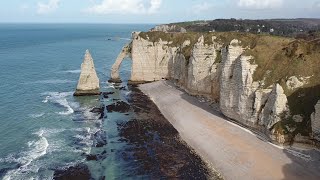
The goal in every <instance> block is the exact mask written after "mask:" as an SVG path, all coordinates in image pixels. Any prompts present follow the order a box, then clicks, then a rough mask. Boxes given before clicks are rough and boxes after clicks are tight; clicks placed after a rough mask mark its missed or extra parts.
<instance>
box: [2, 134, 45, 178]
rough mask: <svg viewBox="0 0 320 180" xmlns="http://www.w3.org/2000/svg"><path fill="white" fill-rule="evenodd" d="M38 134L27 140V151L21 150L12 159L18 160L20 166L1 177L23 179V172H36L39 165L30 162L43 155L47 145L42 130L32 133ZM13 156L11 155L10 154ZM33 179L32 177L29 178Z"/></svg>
mask: <svg viewBox="0 0 320 180" xmlns="http://www.w3.org/2000/svg"><path fill="white" fill-rule="evenodd" d="M34 134H36V135H37V136H38V140H35V141H29V142H28V143H27V144H28V147H29V148H28V149H29V150H28V151H25V152H22V153H20V154H19V156H20V157H19V158H17V159H16V158H14V159H12V162H18V163H19V164H21V166H20V167H19V168H18V169H15V170H11V171H9V172H7V174H6V175H5V176H4V178H3V179H5V180H10V179H12V178H13V179H22V178H23V179H24V176H25V173H24V172H28V171H31V172H35V173H36V172H37V171H38V170H39V167H37V166H34V165H31V163H32V162H33V161H34V160H36V159H38V158H40V157H42V156H44V155H45V154H46V153H47V149H48V147H49V143H48V140H47V139H46V138H45V137H44V136H43V134H44V131H43V130H40V131H39V132H36V133H34ZM12 158H13V156H12ZM31 179H34V178H31Z"/></svg>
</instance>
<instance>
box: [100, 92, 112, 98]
mask: <svg viewBox="0 0 320 180" xmlns="http://www.w3.org/2000/svg"><path fill="white" fill-rule="evenodd" d="M112 94H114V92H103V93H102V96H103V97H104V98H105V99H107V98H109V95H112Z"/></svg>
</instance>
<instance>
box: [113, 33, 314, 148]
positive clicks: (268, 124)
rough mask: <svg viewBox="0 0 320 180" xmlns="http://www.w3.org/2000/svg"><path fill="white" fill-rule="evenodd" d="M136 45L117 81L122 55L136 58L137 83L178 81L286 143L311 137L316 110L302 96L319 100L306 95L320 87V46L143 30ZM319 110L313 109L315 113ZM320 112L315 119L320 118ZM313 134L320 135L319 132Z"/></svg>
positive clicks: (232, 115)
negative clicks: (310, 130) (311, 88)
mask: <svg viewBox="0 0 320 180" xmlns="http://www.w3.org/2000/svg"><path fill="white" fill-rule="evenodd" d="M132 39H133V40H132V42H131V43H130V45H129V46H130V47H126V48H125V49H129V50H130V51H125V53H126V54H123V53H124V51H122V52H121V54H120V55H119V57H120V58H118V59H117V61H116V63H115V65H114V67H113V68H112V76H111V77H112V78H114V79H117V78H119V76H118V69H119V66H120V64H121V61H122V60H121V59H123V58H122V57H125V56H131V57H132V61H133V63H132V72H131V81H138V82H148V81H157V80H161V79H169V80H172V81H174V82H175V83H176V84H177V85H178V86H180V87H181V88H183V89H185V90H186V92H188V93H189V94H191V95H200V96H205V97H208V98H210V99H212V100H213V101H215V102H217V103H219V105H220V110H221V112H222V113H223V114H224V115H225V116H227V117H229V118H231V119H233V120H236V121H238V122H239V123H241V124H245V125H247V126H249V127H251V128H254V129H257V130H260V131H262V132H264V133H265V134H266V135H269V137H270V138H271V139H272V140H274V141H276V142H278V143H281V144H284V143H287V142H289V141H291V140H292V139H293V137H294V136H295V135H297V134H299V136H303V137H310V134H311V132H309V130H308V129H311V127H310V123H308V122H310V119H311V118H310V117H311V113H312V112H309V111H308V112H306V111H305V110H304V108H305V107H307V106H304V107H302V106H301V102H303V101H306V102H307V100H305V99H304V98H300V97H305V98H306V99H308V98H312V96H311V95H309V94H307V93H306V94H307V95H305V96H303V94H304V93H305V91H306V90H304V89H303V88H306V89H308V88H307V87H313V86H314V85H316V84H320V81H319V79H317V77H320V70H319V69H318V68H320V67H318V66H320V65H319V63H318V59H317V57H319V55H320V50H319V49H320V48H319V49H317V48H318V45H317V44H316V43H309V42H304V41H302V42H300V41H295V40H293V39H288V38H280V37H274V36H261V35H259V36H257V35H252V34H244V33H164V32H147V33H144V32H142V33H138V32H135V33H133V34H132ZM307 49H309V51H308V50H307ZM310 49H312V51H311V50H310ZM292 63H293V64H294V65H292V66H291V64H292ZM313 63H315V64H316V65H314V64H313ZM308 68H312V70H313V71H309V70H310V69H308ZM296 77H299V78H296ZM297 79H298V80H299V82H298V81H297ZM306 79H308V80H306ZM313 90H314V88H313ZM316 90H317V89H316ZM316 90H315V92H316V93H317V92H318V91H316ZM319 90H320V88H319ZM319 92H320V91H319ZM318 94H319V93H318ZM299 98H300V99H299ZM297 99H298V100H300V101H301V102H300V103H298V102H296V100H297ZM319 99H320V94H319ZM308 102H309V101H308ZM314 105H315V104H314V103H309V104H308V107H310V106H312V108H309V109H313V107H314ZM317 113H318V111H317V110H316V112H315V113H314V115H313V116H312V117H314V118H313V119H316V118H319V117H318V115H317ZM318 114H319V113H318ZM297 117H299V119H300V120H296V119H297ZM313 122H319V121H315V120H314V121H313ZM314 124H317V123H314ZM316 126H317V125H313V127H316ZM313 129H314V132H315V133H314V134H317V133H316V132H317V131H318V130H319V128H313Z"/></svg>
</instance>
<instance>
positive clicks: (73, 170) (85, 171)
mask: <svg viewBox="0 0 320 180" xmlns="http://www.w3.org/2000/svg"><path fill="white" fill-rule="evenodd" d="M90 178H91V173H90V171H89V168H88V166H87V165H85V164H78V165H76V166H72V167H69V168H66V169H60V170H56V171H55V172H54V175H53V179H54V180H89V179H90Z"/></svg>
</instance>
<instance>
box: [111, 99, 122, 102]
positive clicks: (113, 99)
mask: <svg viewBox="0 0 320 180" xmlns="http://www.w3.org/2000/svg"><path fill="white" fill-rule="evenodd" d="M120 100H121V99H112V101H114V102H115V101H120Z"/></svg>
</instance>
